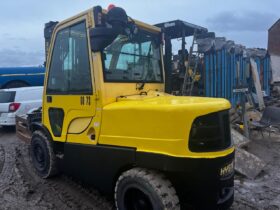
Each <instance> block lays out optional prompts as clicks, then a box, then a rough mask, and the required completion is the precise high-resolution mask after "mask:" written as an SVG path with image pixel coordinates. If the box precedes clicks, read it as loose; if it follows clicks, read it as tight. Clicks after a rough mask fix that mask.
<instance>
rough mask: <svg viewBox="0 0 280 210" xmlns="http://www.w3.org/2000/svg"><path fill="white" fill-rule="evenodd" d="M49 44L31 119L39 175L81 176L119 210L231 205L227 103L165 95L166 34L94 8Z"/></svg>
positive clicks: (55, 26) (64, 25)
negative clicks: (38, 99) (40, 98)
mask: <svg viewBox="0 0 280 210" xmlns="http://www.w3.org/2000/svg"><path fill="white" fill-rule="evenodd" d="M45 38H46V54H47V62H46V68H47V71H46V78H45V85H44V94H43V106H42V111H37V112H34V113H31V114H29V115H28V118H27V119H28V120H27V128H28V131H29V132H30V134H31V140H30V155H31V159H32V162H33V165H34V168H35V170H36V172H37V173H38V175H39V176H41V177H42V178H49V177H52V176H54V175H56V174H58V173H59V172H63V173H66V174H69V175H70V176H73V177H76V178H79V179H80V180H82V181H83V182H85V183H88V184H89V185H93V186H95V187H96V188H97V189H99V190H100V191H102V192H104V193H108V194H110V195H114V199H115V204H116V208H117V209H120V210H134V209H135V210H137V209H152V210H158V209H184V208H186V207H189V206H192V207H193V208H194V209H227V208H229V207H230V206H231V204H232V202H233V195H234V188H233V184H234V183H233V180H234V147H233V144H232V141H231V134H230V124H229V112H228V111H229V109H230V103H229V102H228V101H227V100H225V99H214V98H202V97H183V96H172V95H170V94H167V93H165V77H166V75H165V71H164V65H163V55H162V54H163V53H162V52H163V50H162V47H163V44H164V41H163V40H164V36H163V33H162V31H161V29H160V28H158V27H156V26H151V25H148V24H146V23H143V22H140V21H137V20H135V19H132V18H131V17H128V16H127V14H126V11H125V10H124V9H122V8H120V7H114V6H110V8H109V9H108V10H104V9H102V8H101V7H100V6H96V7H93V9H89V10H87V11H85V12H82V13H80V14H78V15H76V16H74V17H72V18H69V19H67V20H64V21H62V22H59V23H58V22H50V23H48V24H46V27H45ZM17 133H18V135H19V136H21V137H26V135H23V134H24V131H23V130H22V129H17ZM25 139H26V138H25Z"/></svg>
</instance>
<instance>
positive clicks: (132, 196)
mask: <svg viewBox="0 0 280 210" xmlns="http://www.w3.org/2000/svg"><path fill="white" fill-rule="evenodd" d="M115 203H116V208H117V209H118V210H141V209H149V210H161V209H162V210H164V209H172V210H180V204H179V199H178V196H177V194H176V191H175V189H174V188H173V186H172V184H171V182H170V181H169V180H168V179H166V178H165V176H164V175H163V174H161V173H158V172H156V171H153V170H148V169H143V168H133V169H131V170H128V171H126V172H124V173H123V174H122V175H121V176H120V177H119V179H118V181H117V183H116V187H115Z"/></svg>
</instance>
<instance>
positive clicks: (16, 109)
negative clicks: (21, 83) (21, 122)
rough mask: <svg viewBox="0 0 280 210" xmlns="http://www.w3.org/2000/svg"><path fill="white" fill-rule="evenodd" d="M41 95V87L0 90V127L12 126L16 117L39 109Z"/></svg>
mask: <svg viewBox="0 0 280 210" xmlns="http://www.w3.org/2000/svg"><path fill="white" fill-rule="evenodd" d="M42 94H43V87H42V86H39V87H22V88H10V89H3V90H0V125H1V126H14V125H15V124H16V123H15V117H16V115H23V114H26V113H27V112H28V111H29V110H30V109H34V108H38V107H41V106H42Z"/></svg>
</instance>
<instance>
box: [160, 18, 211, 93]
mask: <svg viewBox="0 0 280 210" xmlns="http://www.w3.org/2000/svg"><path fill="white" fill-rule="evenodd" d="M156 26H157V27H159V28H161V29H162V30H163V31H164V35H165V52H164V55H165V56H164V58H165V59H164V67H165V81H166V83H165V90H166V92H167V93H172V92H173V91H176V90H180V88H181V86H182V83H183V80H184V74H185V72H186V67H187V66H186V62H185V61H186V60H188V56H189V55H192V52H188V51H187V49H186V38H187V37H189V36H194V35H198V34H204V33H207V32H208V30H207V28H204V27H201V26H198V25H194V24H192V23H188V22H185V21H182V20H174V21H168V22H164V23H159V24H156ZM174 39H181V40H182V41H181V49H180V50H179V52H178V59H179V62H178V68H179V72H178V73H176V72H173V69H172V62H173V59H172V43H171V41H172V40H174ZM190 51H191V50H190ZM180 52H181V53H180Z"/></svg>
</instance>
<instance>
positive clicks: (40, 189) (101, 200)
mask: <svg viewBox="0 0 280 210" xmlns="http://www.w3.org/2000/svg"><path fill="white" fill-rule="evenodd" d="M16 153H17V155H16V168H17V171H18V174H19V177H20V179H21V180H22V186H23V187H24V188H25V191H26V192H29V193H27V194H26V199H27V200H32V201H36V202H35V203H34V204H36V205H40V204H41V206H44V207H47V208H51V209H101V210H102V209H113V205H112V203H110V202H109V201H107V199H106V198H105V197H103V196H102V195H100V194H99V193H98V192H97V191H96V190H93V189H90V188H86V187H83V186H82V185H81V184H79V183H77V182H75V181H74V180H72V179H71V178H69V177H67V176H65V175H61V176H58V177H54V178H52V179H48V180H44V179H41V178H40V177H38V176H37V175H36V173H35V171H34V170H33V168H32V166H31V164H30V159H29V155H28V147H27V146H26V145H24V146H23V147H21V148H20V149H19V148H18V149H17V150H16ZM46 203H49V204H50V203H51V204H52V206H45V205H46Z"/></svg>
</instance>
